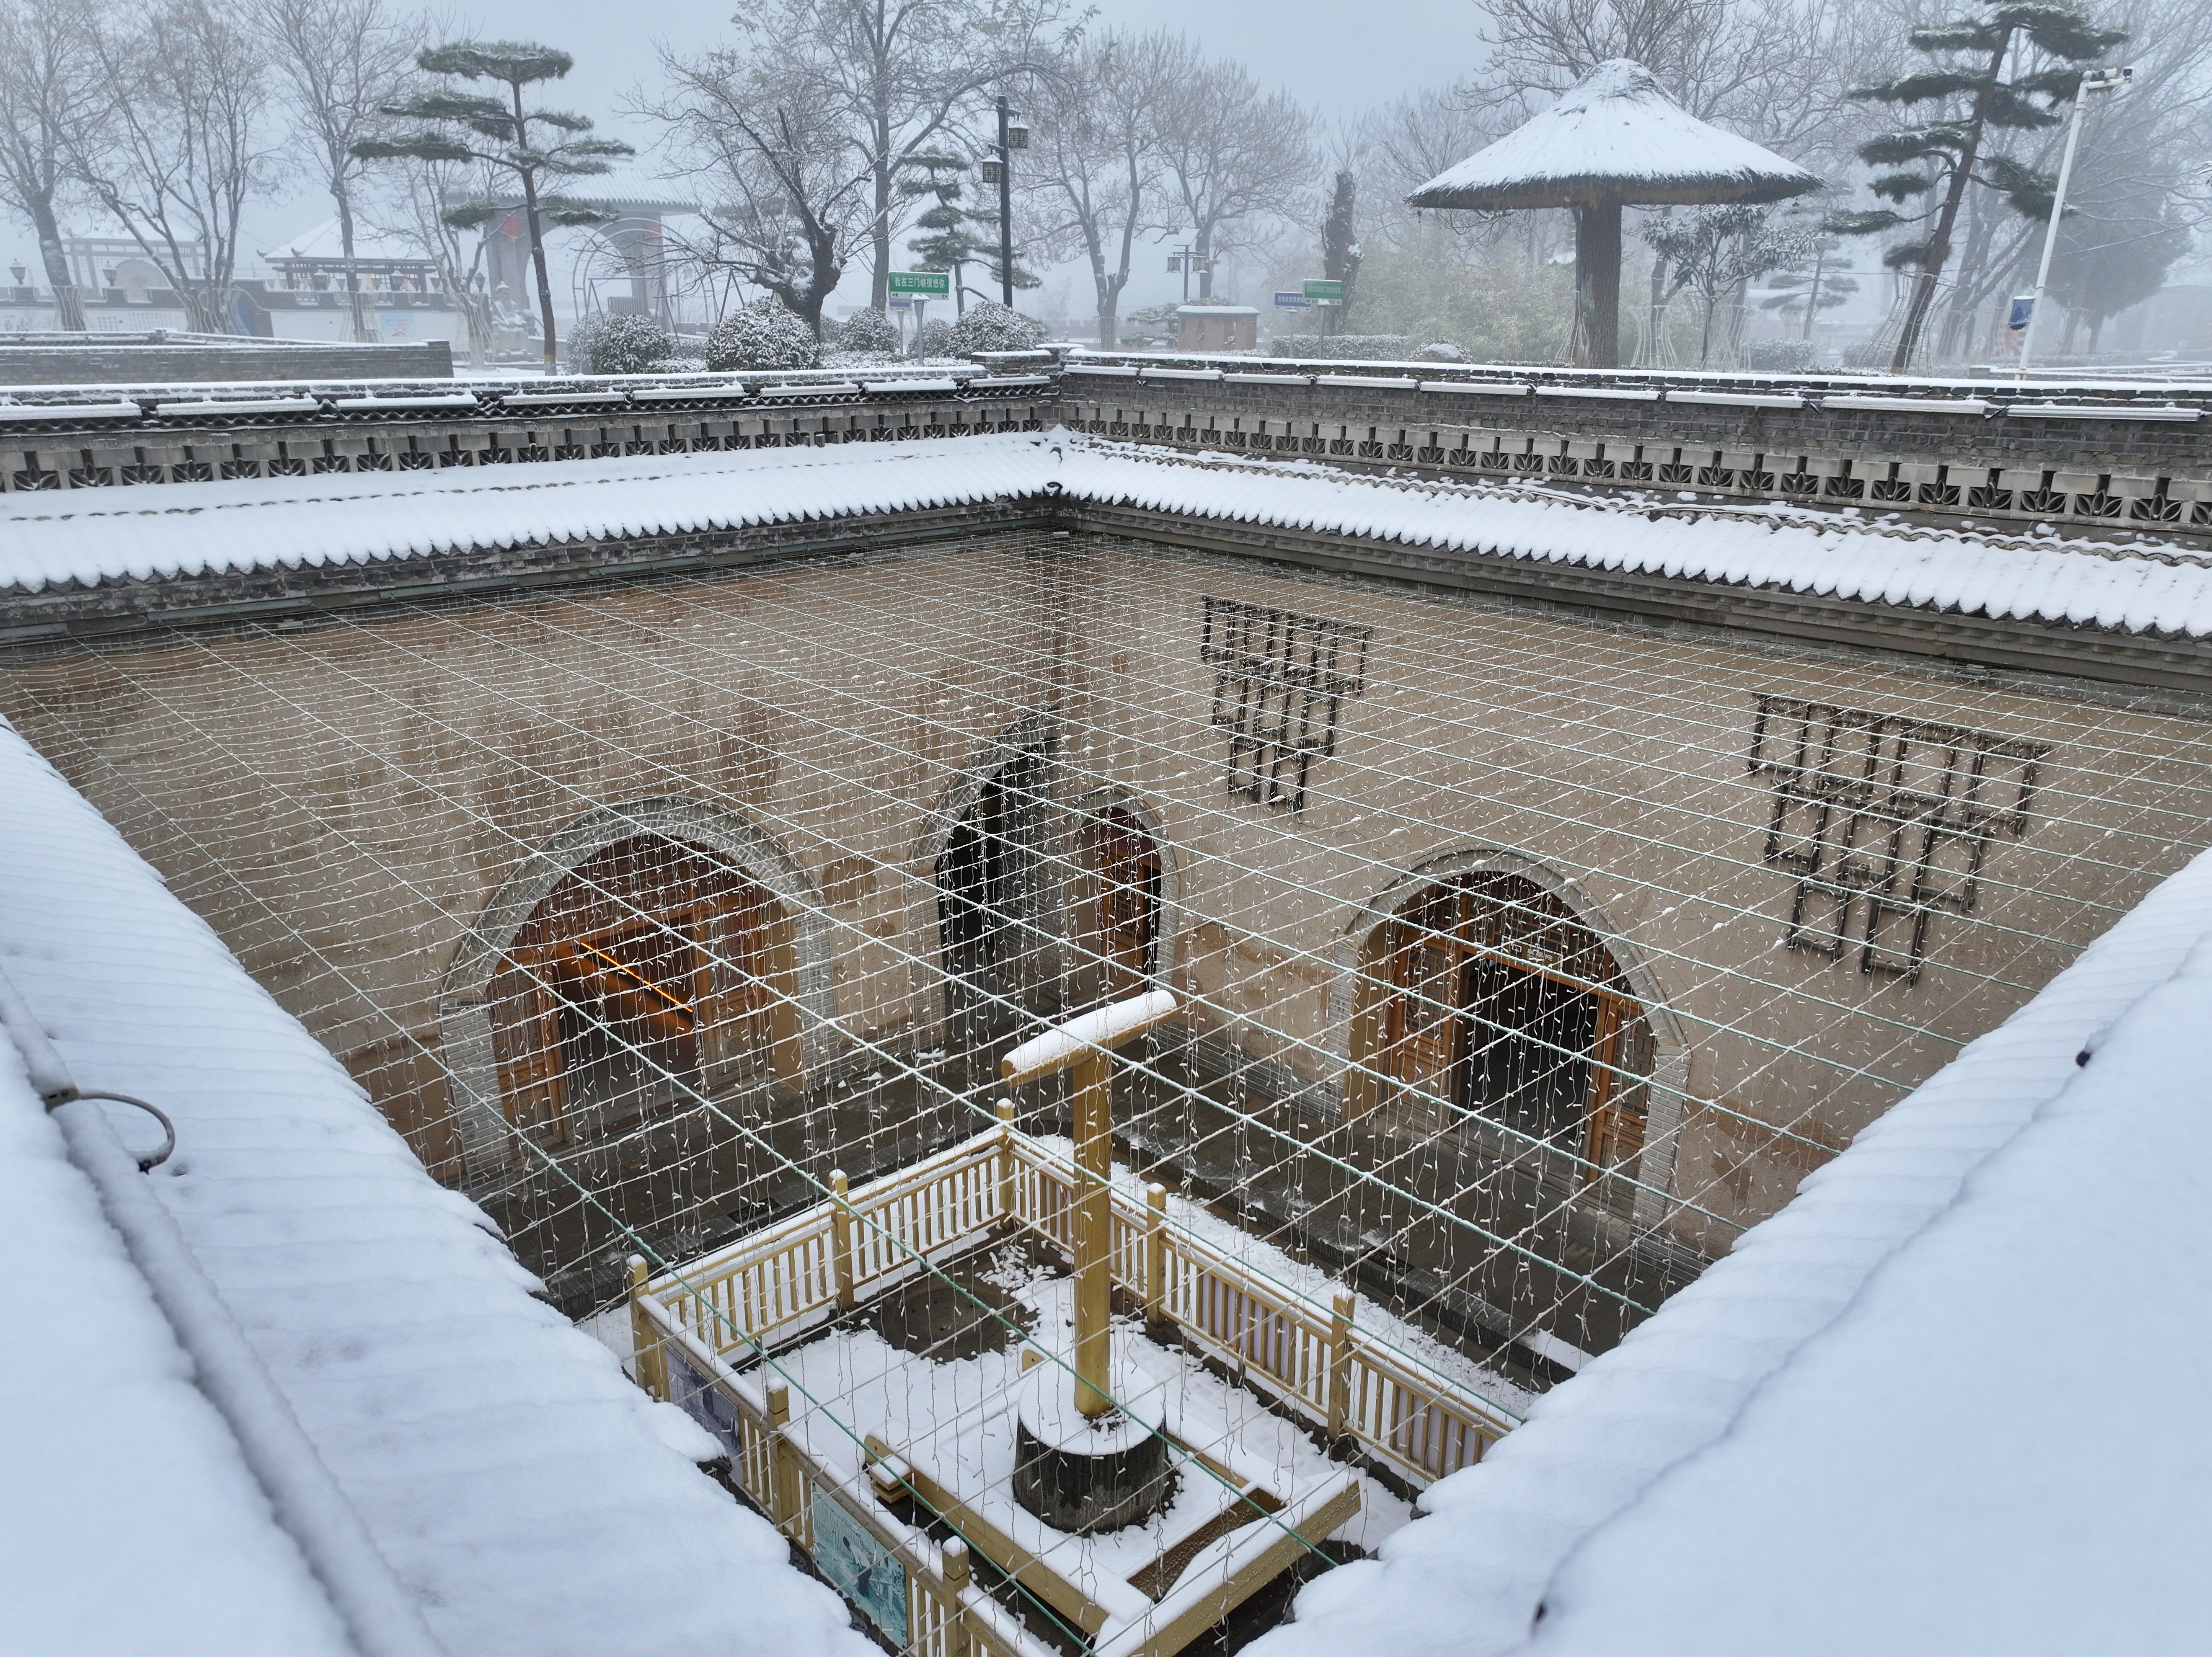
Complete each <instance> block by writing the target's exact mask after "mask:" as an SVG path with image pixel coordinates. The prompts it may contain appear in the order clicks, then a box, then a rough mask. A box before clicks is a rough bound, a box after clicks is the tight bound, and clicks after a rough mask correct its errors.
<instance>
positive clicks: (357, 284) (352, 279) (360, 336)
mask: <svg viewBox="0 0 2212 1657" xmlns="http://www.w3.org/2000/svg"><path fill="white" fill-rule="evenodd" d="M331 200H333V201H335V202H336V203H337V204H338V246H339V248H340V250H341V251H342V252H343V253H344V255H345V271H346V303H347V304H348V305H349V306H350V307H352V309H353V337H354V339H355V340H356V343H364V344H365V343H368V341H369V340H370V339H372V338H374V335H372V334H371V333H370V332H369V331H368V312H367V309H366V307H363V305H362V302H361V298H362V295H361V272H360V270H357V269H356V267H355V264H354V258H353V192H352V191H349V190H348V189H347V188H346V187H345V180H344V179H331Z"/></svg>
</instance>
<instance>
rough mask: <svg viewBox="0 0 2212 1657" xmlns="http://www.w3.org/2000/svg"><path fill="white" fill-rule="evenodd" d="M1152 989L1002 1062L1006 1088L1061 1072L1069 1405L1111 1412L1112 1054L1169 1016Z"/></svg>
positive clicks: (1170, 1009) (1171, 1010) (1163, 999)
mask: <svg viewBox="0 0 2212 1657" xmlns="http://www.w3.org/2000/svg"><path fill="white" fill-rule="evenodd" d="M1176 1011H1177V1009H1176V998H1175V997H1174V996H1172V995H1170V994H1169V993H1168V992H1166V991H1165V990H1152V991H1149V992H1146V993H1145V994H1143V995H1133V996H1131V997H1129V998H1127V1000H1122V1001H1116V1002H1113V1003H1111V1004H1110V1005H1107V1006H1103V1007H1100V1008H1098V1009H1097V1011H1093V1012H1087V1013H1085V1014H1084V1015H1082V1016H1081V1017H1078V1018H1071V1019H1069V1020H1067V1021H1066V1023H1062V1024H1058V1025H1055V1026H1054V1028H1053V1029H1050V1030H1048V1031H1047V1032H1046V1033H1045V1034H1044V1035H1040V1036H1036V1037H1035V1038H1033V1039H1032V1040H1030V1041H1024V1042H1023V1043H1022V1045H1021V1046H1019V1047H1016V1048H1015V1049H1014V1050H1013V1051H1012V1053H1008V1054H1007V1055H1006V1058H1005V1059H1002V1060H1001V1061H1000V1066H999V1071H1000V1076H1001V1077H1002V1078H1003V1079H1004V1080H1005V1082H1006V1085H1007V1086H1009V1087H1012V1086H1015V1085H1017V1084H1018V1083H1023V1082H1029V1081H1034V1080H1036V1078H1037V1077H1044V1076H1052V1075H1055V1074H1057V1073H1058V1072H1059V1071H1063V1070H1064V1071H1067V1072H1068V1073H1069V1074H1068V1083H1069V1087H1070V1089H1071V1095H1072V1096H1071V1101H1070V1102H1071V1103H1072V1105H1073V1111H1074V1118H1075V1120H1074V1130H1075V1213H1074V1221H1075V1224H1074V1228H1073V1229H1074V1233H1075V1235H1074V1238H1073V1242H1074V1245H1075V1407H1076V1408H1077V1409H1078V1410H1079V1411H1081V1412H1082V1413H1083V1414H1085V1415H1086V1416H1102V1415H1104V1414H1105V1413H1106V1412H1107V1411H1109V1410H1111V1409H1112V1408H1113V1407H1114V1399H1113V1394H1112V1392H1111V1390H1110V1387H1109V1381H1108V1375H1107V1370H1108V1367H1109V1364H1108V1359H1109V1353H1110V1351H1111V1350H1112V1348H1111V1344H1110V1335H1109V1330H1110V1327H1111V1325H1112V1322H1113V1312H1114V1190H1113V1178H1114V1089H1113V1080H1114V1071H1113V1060H1112V1059H1111V1058H1110V1057H1109V1053H1110V1050H1111V1049H1113V1048H1115V1047H1120V1046H1121V1044H1122V1043H1123V1042H1124V1041H1131V1040H1133V1039H1134V1038H1135V1037H1137V1036H1139V1035H1143V1034H1144V1033H1145V1032H1146V1030H1149V1029H1152V1027H1153V1026H1155V1025H1157V1024H1161V1023H1165V1022H1166V1021H1167V1020H1168V1019H1170V1018H1172V1017H1175V1015H1176Z"/></svg>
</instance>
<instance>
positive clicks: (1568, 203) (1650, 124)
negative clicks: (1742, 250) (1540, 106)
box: [1406, 58, 1820, 368]
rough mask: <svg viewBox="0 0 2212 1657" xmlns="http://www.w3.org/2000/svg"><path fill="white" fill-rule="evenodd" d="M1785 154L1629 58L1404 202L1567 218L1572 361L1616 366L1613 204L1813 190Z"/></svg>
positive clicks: (1812, 179) (1599, 71)
mask: <svg viewBox="0 0 2212 1657" xmlns="http://www.w3.org/2000/svg"><path fill="white" fill-rule="evenodd" d="M1819 187H1820V179H1819V178H1818V177H1816V176H1815V175H1814V174H1813V173H1808V172H1807V171H1806V170H1805V169H1804V168H1803V167H1800V166H1798V165H1797V164H1796V162H1795V161H1784V160H1783V158H1782V157H1781V156H1779V155H1776V154H1775V153H1774V152H1773V151H1772V150H1770V149H1762V148H1761V147H1760V146H1759V145H1758V144H1755V143H1752V141H1751V140H1750V139H1748V138H1744V137H1738V136H1737V135H1736V134H1735V133H1733V132H1724V131H1723V130H1721V129H1720V128H1718V127H1717V126H1711V125H1708V124H1706V123H1705V122H1703V121H1701V120H1699V119H1698V118H1697V117H1696V116H1694V115H1692V114H1691V113H1690V112H1689V111H1687V110H1686V109H1684V108H1683V107H1682V106H1680V104H1678V103H1676V102H1675V101H1674V100H1673V99H1672V98H1669V97H1668V95H1667V94H1666V93H1665V92H1664V91H1662V90H1661V88H1660V86H1659V82H1657V81H1656V79H1655V78H1653V76H1652V74H1651V71H1650V70H1648V69H1646V68H1644V65H1643V64H1633V63H1631V62H1629V61H1628V59H1626V58H1614V59H1613V60H1612V61H1611V62H1609V63H1604V64H1599V65H1598V66H1597V67H1596V68H1595V69H1594V70H1591V71H1590V72H1589V74H1588V75H1587V76H1584V77H1583V79H1582V80H1581V81H1580V82H1577V84H1575V85H1574V86H1572V87H1570V88H1568V89H1567V90H1566V91H1565V93H1563V94H1560V97H1559V101H1558V102H1557V103H1555V104H1553V106H1551V107H1550V108H1549V109H1547V110H1546V111H1544V112H1543V113H1542V114H1541V115H1538V116H1536V117H1535V118H1533V119H1531V120H1529V121H1527V122H1525V123H1523V124H1522V125H1520V126H1518V127H1516V128H1515V129H1514V130H1512V131H1510V132H1509V133H1507V134H1506V135H1505V136H1504V137H1502V138H1500V139H1499V140H1498V142H1497V143H1494V144H1492V145H1490V146H1489V147H1487V148H1486V149H1479V150H1477V151H1476V152H1475V153H1474V155H1470V156H1468V158H1467V159H1466V160H1465V161H1462V162H1461V163H1460V164H1459V165H1458V166H1457V167H1452V168H1450V169H1449V171H1446V172H1443V173H1438V174H1437V176H1436V177H1435V178H1433V179H1430V180H1429V181H1428V182H1427V183H1426V184H1425V185H1422V186H1421V187H1420V188H1419V190H1416V191H1414V192H1413V194H1412V195H1410V196H1408V197H1407V198H1406V199H1407V201H1408V202H1410V203H1412V204H1413V205H1414V206H1415V207H1422V208H1429V207H1436V208H1466V209H1474V210H1476V211H1479V212H1492V213H1494V212H1502V211H1504V210H1506V209H1510V208H1531V207H1565V208H1570V209H1573V212H1574V215H1575V347H1574V357H1575V361H1576V363H1577V365H1578V366H1580V367H1586V368H1616V367H1620V209H1622V208H1623V207H1625V206H1626V207H1645V206H1660V205H1665V204H1669V203H1673V204H1686V203H1711V202H1778V201H1782V200H1784V199H1786V198H1787V197H1791V196H1802V195H1803V194H1804V193H1805V192H1806V191H1808V190H1815V189H1818V188H1819Z"/></svg>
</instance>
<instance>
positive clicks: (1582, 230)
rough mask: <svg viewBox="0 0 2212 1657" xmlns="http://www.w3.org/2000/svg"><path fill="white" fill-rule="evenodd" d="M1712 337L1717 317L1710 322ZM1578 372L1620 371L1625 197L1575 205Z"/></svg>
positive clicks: (1575, 353)
mask: <svg viewBox="0 0 2212 1657" xmlns="http://www.w3.org/2000/svg"><path fill="white" fill-rule="evenodd" d="M1705 330H1706V334H1707V336H1708V339H1710V337H1711V331H1712V318H1711V314H1710V313H1708V314H1707V316H1706V319H1705ZM1573 358H1574V364H1575V366H1576V367H1577V368H1618V367H1620V197H1617V196H1607V197H1600V198H1599V199H1598V200H1596V201H1594V202H1577V203H1575V343H1574V350H1573Z"/></svg>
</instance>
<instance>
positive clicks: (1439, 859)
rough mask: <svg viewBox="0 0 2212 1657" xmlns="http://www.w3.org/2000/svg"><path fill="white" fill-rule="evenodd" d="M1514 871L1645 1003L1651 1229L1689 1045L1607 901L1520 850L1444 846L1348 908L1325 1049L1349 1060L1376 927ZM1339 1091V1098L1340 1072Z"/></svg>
mask: <svg viewBox="0 0 2212 1657" xmlns="http://www.w3.org/2000/svg"><path fill="white" fill-rule="evenodd" d="M1478 874H1503V875H1516V876H1518V877H1520V878H1522V879H1523V880H1525V881H1527V882H1528V883H1529V884H1530V885H1532V886H1534V887H1537V888H1538V889H1541V890H1542V891H1544V892H1547V893H1548V894H1550V895H1552V896H1553V897H1556V898H1557V899H1559V901H1560V902H1562V903H1564V904H1565V905H1566V907H1567V908H1568V910H1569V911H1570V912H1571V913H1572V914H1573V915H1574V917H1575V919H1576V920H1577V923H1579V924H1580V925H1581V926H1583V928H1584V929H1585V930H1587V931H1588V932H1589V933H1590V935H1591V936H1592V937H1594V938H1596V939H1597V941H1598V942H1599V943H1601V944H1603V945H1604V946H1605V948H1606V950H1607V953H1608V954H1610V955H1611V956H1613V964H1614V965H1615V966H1617V967H1618V968H1620V973H1621V976H1622V977H1623V978H1625V979H1626V980H1627V981H1628V987H1629V991H1630V992H1631V993H1632V995H1633V996H1634V997H1635V998H1636V1000H1637V1003H1638V1005H1640V1006H1641V1007H1642V1008H1643V1011H1644V1019H1645V1022H1646V1023H1649V1024H1650V1027H1651V1038H1652V1047H1653V1054H1652V1065H1651V1084H1650V1092H1649V1094H1648V1097H1649V1099H1650V1107H1649V1109H1648V1112H1647V1114H1646V1116H1645V1119H1644V1152H1643V1158H1642V1162H1641V1165H1640V1167H1639V1168H1638V1173H1637V1181H1638V1189H1637V1192H1636V1199H1635V1205H1634V1208H1633V1211H1632V1216H1631V1222H1632V1223H1633V1224H1634V1225H1635V1226H1636V1227H1637V1228H1638V1229H1646V1230H1648V1229H1652V1228H1654V1227H1656V1226H1658V1225H1659V1224H1661V1223H1662V1222H1663V1221H1664V1220H1665V1218H1666V1217H1667V1215H1666V1211H1667V1206H1668V1205H1667V1199H1666V1198H1665V1197H1664V1196H1662V1194H1661V1193H1664V1192H1668V1191H1670V1190H1671V1189H1672V1188H1673V1186H1674V1156H1675V1150H1676V1148H1677V1146H1678V1145H1679V1144H1680V1138H1681V1127H1682V1102H1683V1100H1684V1098H1685V1097H1686V1096H1687V1089H1688V1086H1689V1080H1690V1048H1689V1043H1688V1042H1687V1041H1686V1040H1685V1039H1684V1036H1683V1034H1682V1026H1681V1023H1680V1020H1679V1019H1677V1018H1676V1017H1674V1013H1673V1011H1670V1009H1669V1007H1668V1000H1667V995H1666V992H1665V989H1664V988H1663V986H1662V985H1661V984H1660V982H1659V980H1658V977H1657V975H1656V974H1655V973H1654V972H1653V971H1652V969H1651V965H1650V962H1648V961H1646V960H1645V959H1644V955H1643V952H1642V951H1641V950H1638V948H1637V947H1636V946H1635V944H1632V943H1631V942H1629V940H1628V939H1627V938H1626V937H1624V936H1623V935H1622V933H1621V931H1620V928H1619V927H1618V926H1614V925H1613V921H1612V920H1611V918H1610V917H1609V916H1608V915H1607V913H1606V912H1605V907H1604V906H1603V905H1602V904H1601V903H1599V902H1598V901H1596V900H1595V898H1593V897H1591V896H1590V895H1589V893H1587V892H1585V891H1584V890H1583V889H1582V888H1581V887H1580V886H1579V885H1577V883H1575V882H1574V881H1573V880H1572V879H1571V878H1570V877H1568V876H1566V875H1564V874H1562V873H1560V872H1559V871H1558V870H1557V869H1554V868H1553V867H1552V866H1551V865H1549V864H1547V863H1543V862H1541V861H1539V860H1538V859H1535V858H1532V857H1530V856H1528V854H1526V853H1522V852H1516V851H1514V850H1512V849H1510V847H1502V846H1500V847H1469V848H1466V849H1462V850H1459V851H1453V852H1446V853H1441V854H1439V855H1437V856H1435V857H1431V858H1429V859H1425V860H1424V861H1422V862H1420V863H1419V864H1416V865H1414V866H1413V868H1412V869H1410V870H1408V871H1407V872H1406V873H1404V874H1402V875H1400V876H1399V877H1397V878H1395V880H1393V881H1391V882H1390V883H1389V885H1387V886H1385V887H1383V889H1382V890H1380V891H1378V892H1376V893H1375V894H1374V895H1372V896H1371V897H1370V898H1368V899H1367V900H1366V901H1364V902H1362V903H1359V904H1358V905H1356V906H1354V907H1353V908H1352V912H1351V913H1350V914H1349V915H1348V916H1347V917H1346V920H1345V922H1344V925H1343V927H1342V929H1341V931H1340V933H1339V938H1338V943H1337V972H1336V976H1335V980H1334V983H1333V984H1332V985H1331V986H1330V989H1329V1003H1328V1050H1329V1052H1330V1053H1333V1054H1334V1055H1335V1057H1336V1058H1337V1059H1338V1062H1339V1063H1340V1065H1343V1066H1346V1067H1349V1065H1350V1064H1351V1062H1352V1017H1353V1012H1354V1002H1355V1000H1356V999H1357V998H1358V990H1359V980H1360V962H1361V960H1362V958H1363V957H1364V956H1366V954H1367V953H1368V951H1369V945H1370V941H1371V940H1372V938H1373V937H1374V934H1375V932H1376V929H1377V928H1378V927H1381V926H1385V925H1387V924H1388V923H1389V922H1390V921H1392V920H1396V919H1398V917H1399V912H1400V911H1401V909H1403V908H1404V907H1405V906H1406V905H1407V902H1408V901H1411V900H1412V899H1413V897H1414V896H1415V895H1418V894H1419V893H1420V892H1422V891H1424V890H1425V889H1427V888H1429V887H1431V886H1435V885H1439V884H1441V883H1444V882H1446V881H1449V880H1451V879H1454V878H1455V877H1458V876H1461V875H1478ZM1338 1080H1339V1088H1338V1096H1339V1097H1341V1096H1342V1071H1340V1072H1339V1078H1338Z"/></svg>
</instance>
